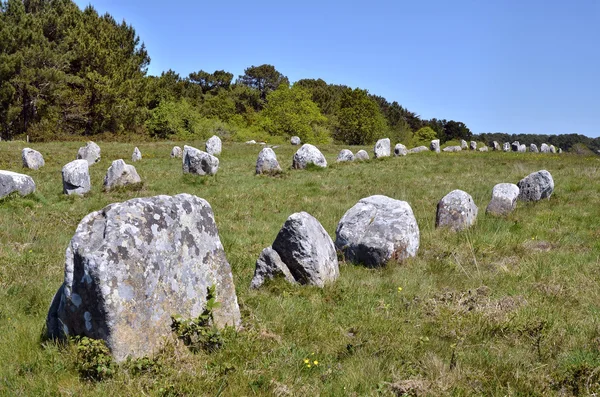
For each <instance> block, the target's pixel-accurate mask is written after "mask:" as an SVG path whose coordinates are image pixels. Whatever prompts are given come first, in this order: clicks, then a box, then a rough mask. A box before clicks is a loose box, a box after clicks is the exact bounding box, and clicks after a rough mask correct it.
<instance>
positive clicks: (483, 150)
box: [477, 146, 489, 152]
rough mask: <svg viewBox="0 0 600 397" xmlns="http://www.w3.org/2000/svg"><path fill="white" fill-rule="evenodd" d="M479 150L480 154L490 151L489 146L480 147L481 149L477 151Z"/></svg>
mask: <svg viewBox="0 0 600 397" xmlns="http://www.w3.org/2000/svg"><path fill="white" fill-rule="evenodd" d="M477 150H478V151H480V152H487V151H488V150H489V149H488V147H487V146H482V147H480V148H479V149H477Z"/></svg>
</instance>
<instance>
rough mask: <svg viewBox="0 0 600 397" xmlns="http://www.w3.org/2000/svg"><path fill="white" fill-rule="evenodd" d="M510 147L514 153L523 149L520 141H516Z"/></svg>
mask: <svg viewBox="0 0 600 397" xmlns="http://www.w3.org/2000/svg"><path fill="white" fill-rule="evenodd" d="M510 147H511V149H512V151H513V152H518V151H519V149H521V144H520V143H519V141H514V142H513V143H511V145H510Z"/></svg>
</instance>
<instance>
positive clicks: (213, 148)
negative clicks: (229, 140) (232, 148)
mask: <svg viewBox="0 0 600 397" xmlns="http://www.w3.org/2000/svg"><path fill="white" fill-rule="evenodd" d="M205 148H206V153H208V154H210V155H211V156H218V155H220V154H221V149H222V148H223V143H222V142H221V138H219V137H218V136H216V135H213V136H211V137H210V138H208V141H206V145H205Z"/></svg>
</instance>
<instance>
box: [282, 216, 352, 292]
mask: <svg viewBox="0 0 600 397" xmlns="http://www.w3.org/2000/svg"><path fill="white" fill-rule="evenodd" d="M273 249H274V250H275V251H277V253H278V254H279V256H280V257H281V260H282V261H283V263H285V264H286V266H287V267H288V269H289V270H290V273H291V274H292V276H294V279H295V280H296V281H297V282H298V283H300V284H308V285H316V286H318V287H323V286H324V285H325V284H326V283H330V282H333V281H335V280H336V279H337V278H338V276H339V274H340V271H339V267H338V259H337V254H336V252H335V246H334V245H333V241H332V240H331V237H329V234H327V232H326V231H325V229H324V228H323V226H321V224H320V223H319V221H318V220H316V219H315V218H314V217H313V216H312V215H310V214H308V213H306V212H298V213H295V214H292V215H291V216H290V217H289V218H288V219H287V221H286V222H285V224H284V225H283V227H282V228H281V230H280V231H279V234H278V235H277V237H276V238H275V241H274V242H273Z"/></svg>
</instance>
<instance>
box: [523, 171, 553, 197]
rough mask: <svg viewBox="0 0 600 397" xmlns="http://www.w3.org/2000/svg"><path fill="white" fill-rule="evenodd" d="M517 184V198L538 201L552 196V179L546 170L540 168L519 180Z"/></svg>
mask: <svg viewBox="0 0 600 397" xmlns="http://www.w3.org/2000/svg"><path fill="white" fill-rule="evenodd" d="M517 186H518V187H519V200H522V201H539V200H542V199H545V198H547V199H549V198H550V196H552V193H553V192H554V179H553V178H552V175H551V174H550V173H549V172H548V171H546V170H541V171H537V172H532V173H531V174H529V175H527V176H526V177H525V178H523V179H521V180H520V181H519V183H518V184H517Z"/></svg>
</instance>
